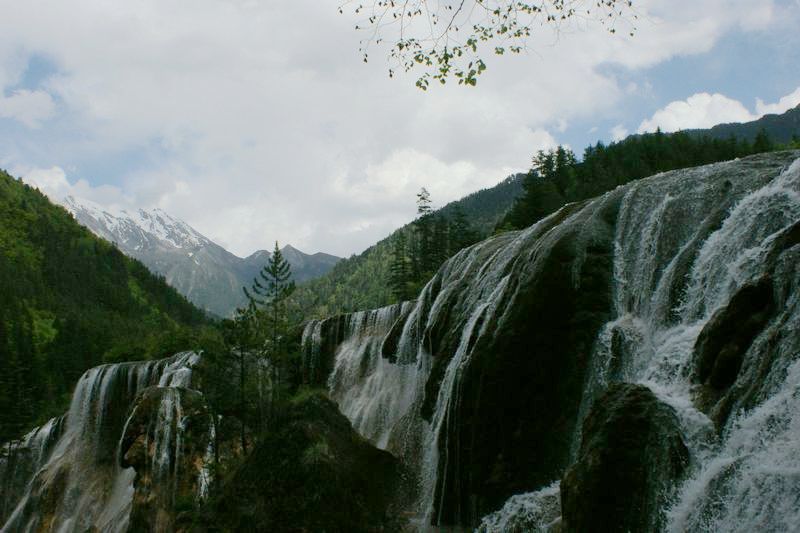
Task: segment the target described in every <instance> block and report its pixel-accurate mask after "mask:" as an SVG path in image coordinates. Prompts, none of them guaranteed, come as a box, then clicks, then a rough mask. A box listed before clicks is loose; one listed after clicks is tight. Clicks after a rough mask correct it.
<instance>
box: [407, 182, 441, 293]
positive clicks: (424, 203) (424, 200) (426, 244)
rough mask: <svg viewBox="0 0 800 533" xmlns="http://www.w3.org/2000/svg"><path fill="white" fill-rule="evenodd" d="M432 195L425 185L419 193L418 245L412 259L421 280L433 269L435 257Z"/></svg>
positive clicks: (415, 271)
mask: <svg viewBox="0 0 800 533" xmlns="http://www.w3.org/2000/svg"><path fill="white" fill-rule="evenodd" d="M431 204H432V202H431V195H430V193H429V192H428V190H427V189H426V188H425V187H422V189H420V191H419V193H417V220H416V221H415V222H414V228H415V229H416V243H415V244H416V246H415V250H414V254H413V259H412V266H413V269H414V278H415V279H417V280H420V279H422V278H424V277H426V276H428V275H430V273H431V272H432V271H433V268H434V265H435V262H436V260H435V257H434V250H433V224H434V220H433V206H432V205H431Z"/></svg>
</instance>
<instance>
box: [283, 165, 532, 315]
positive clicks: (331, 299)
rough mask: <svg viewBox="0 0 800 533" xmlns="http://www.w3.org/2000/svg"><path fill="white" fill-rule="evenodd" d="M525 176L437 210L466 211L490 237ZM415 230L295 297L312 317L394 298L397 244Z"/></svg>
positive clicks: (372, 248)
mask: <svg viewBox="0 0 800 533" xmlns="http://www.w3.org/2000/svg"><path fill="white" fill-rule="evenodd" d="M524 176H525V175H524V174H515V175H513V176H509V177H508V178H506V179H504V180H503V181H501V182H500V183H498V184H497V185H495V186H494V187H490V188H487V189H482V190H480V191H477V192H474V193H472V194H469V195H468V196H465V197H464V198H462V199H460V200H456V201H455V202H450V203H449V204H447V205H445V206H444V207H442V208H441V209H439V210H437V211H436V214H435V215H436V216H444V217H451V216H452V215H454V213H455V212H456V211H457V210H461V212H462V213H463V214H464V215H465V216H466V218H467V220H468V221H469V223H470V225H471V229H472V230H473V231H474V232H475V233H476V235H477V236H478V237H480V238H483V237H487V236H488V235H490V234H491V232H492V230H493V228H494V227H495V226H496V225H497V223H498V222H499V221H500V220H501V219H502V218H503V216H504V215H505V213H506V211H508V209H509V208H510V207H511V205H512V204H513V203H514V200H515V199H516V198H517V197H518V196H519V195H520V194H522V180H523V178H524ZM413 231H414V230H413V224H406V225H405V226H403V227H402V228H400V229H398V230H396V231H394V232H393V233H392V234H391V235H389V236H388V237H386V238H385V239H382V240H381V241H379V242H378V243H376V244H374V245H373V246H370V247H369V248H367V249H366V250H365V251H363V252H362V253H360V254H358V255H353V256H351V257H349V258H347V259H343V260H342V261H340V262H338V263H337V264H336V266H334V267H333V268H332V269H331V271H330V272H328V273H327V274H325V275H324V276H320V277H319V278H317V279H314V280H311V281H309V282H307V283H304V284H302V285H301V286H300V287H298V290H297V291H296V293H295V295H294V296H293V297H294V298H295V300H296V301H297V302H298V303H299V306H300V307H301V308H302V309H303V310H304V311H305V313H306V314H307V315H308V316H309V317H317V318H320V317H325V316H330V315H333V314H337V313H343V312H351V311H356V310H359V309H371V308H375V307H381V306H384V305H388V304H390V303H393V302H395V301H396V298H395V297H394V295H393V294H392V290H391V287H390V286H389V278H390V269H391V262H392V257H393V247H394V243H395V240H396V239H397V238H398V237H399V236H400V234H401V233H405V234H406V236H407V237H409V238H410V237H411V233H412V232H413Z"/></svg>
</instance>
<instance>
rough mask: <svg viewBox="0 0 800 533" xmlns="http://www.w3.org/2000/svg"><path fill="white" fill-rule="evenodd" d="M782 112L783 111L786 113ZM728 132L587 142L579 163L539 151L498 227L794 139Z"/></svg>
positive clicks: (564, 154)
mask: <svg viewBox="0 0 800 533" xmlns="http://www.w3.org/2000/svg"><path fill="white" fill-rule="evenodd" d="M787 115H788V114H787ZM751 124H753V123H747V124H739V125H738V126H739V127H741V128H743V129H742V130H741V131H742V137H738V136H736V135H734V133H735V132H737V131H739V130H731V135H730V136H728V137H727V138H725V139H719V138H716V137H712V136H711V135H708V134H706V135H702V136H697V135H696V134H692V133H688V132H677V133H670V134H666V133H662V132H660V131H657V132H656V133H648V134H644V135H632V136H630V137H628V138H626V139H624V140H622V141H619V142H615V143H611V144H610V145H607V146H606V145H604V144H603V143H597V144H596V145H594V146H589V147H588V148H586V150H585V151H584V153H583V158H582V159H581V160H580V161H579V160H578V159H577V158H576V156H575V154H573V153H572V151H571V150H569V149H566V148H563V147H560V146H559V147H558V148H557V149H555V150H550V151H548V152H544V151H540V152H539V153H538V154H537V155H536V156H535V157H534V159H533V168H532V169H531V171H530V172H529V173H528V175H527V176H526V177H525V180H524V183H523V187H524V189H525V192H524V194H522V195H521V196H520V197H519V199H518V200H517V201H516V202H515V203H514V207H513V208H512V209H511V210H510V211H509V212H508V214H507V215H506V217H505V219H504V221H503V224H502V225H501V226H500V228H501V229H522V228H526V227H528V226H530V225H531V224H533V223H535V222H536V221H538V220H540V219H542V218H544V217H545V216H547V215H549V214H550V213H553V212H555V211H556V210H557V209H559V208H560V207H561V206H563V205H565V204H567V203H570V202H576V201H580V200H586V199H588V198H593V197H595V196H598V195H600V194H602V193H604V192H606V191H610V190H612V189H613V188H615V187H617V186H619V185H624V184H626V183H628V182H630V181H633V180H636V179H640V178H644V177H646V176H652V175H653V174H657V173H659V172H665V171H668V170H675V169H679V168H688V167H693V166H698V165H705V164H708V163H715V162H718V161H727V160H731V159H735V158H737V157H744V156H748V155H751V154H757V153H762V152H769V151H772V150H776V149H781V148H787V147H795V148H796V147H797V146H795V145H796V144H798V141H792V142H790V143H788V144H782V143H776V142H775V141H773V140H772V138H771V137H770V136H769V134H768V133H767V132H766V130H763V129H762V130H761V131H760V132H759V133H758V134H757V135H756V136H755V138H754V139H753V141H752V142H751V141H750V140H749V139H748V137H747V131H749V129H748V128H749V127H750V125H751Z"/></svg>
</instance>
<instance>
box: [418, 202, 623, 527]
mask: <svg viewBox="0 0 800 533" xmlns="http://www.w3.org/2000/svg"><path fill="white" fill-rule="evenodd" d="M618 206H619V203H618V201H617V199H616V198H615V197H613V196H612V197H610V198H609V199H608V201H607V202H605V203H603V204H601V205H600V206H599V207H598V208H597V209H596V210H591V209H588V210H585V211H584V212H582V213H580V214H579V215H578V218H577V220H575V221H574V223H573V224H571V225H569V226H567V227H564V226H563V225H562V226H557V227H556V226H554V228H553V230H552V231H549V230H550V228H547V227H543V228H542V233H541V234H540V235H532V236H531V239H532V241H534V240H535V241H539V244H537V245H535V246H531V248H530V249H531V250H533V252H532V253H530V255H528V254H520V257H519V259H518V260H517V261H516V263H515V264H514V266H513V268H514V269H515V272H514V273H513V274H512V276H511V278H512V279H513V280H514V283H517V284H518V286H516V287H515V290H510V291H508V294H509V295H511V297H510V300H509V301H507V302H504V304H503V306H502V308H504V309H505V311H504V312H503V313H502V314H498V315H495V316H494V317H493V318H492V319H491V320H492V322H491V323H490V324H488V327H487V331H489V332H492V333H490V334H486V335H483V336H481V337H480V338H479V339H478V340H477V344H476V346H475V349H474V352H473V355H472V359H471V361H470V364H469V366H468V367H467V368H466V369H465V371H464V374H463V377H462V380H461V382H460V384H459V385H458V387H459V390H458V391H457V394H458V409H457V411H454V412H452V413H451V415H450V418H449V420H448V422H447V424H448V429H447V433H448V434H449V435H450V436H449V437H448V438H447V439H440V441H439V446H440V450H441V451H440V457H442V456H446V457H448V458H453V460H451V461H446V462H442V463H441V464H440V473H439V479H440V482H439V484H438V486H437V494H436V501H437V502H439V506H438V508H437V515H438V518H439V522H440V523H442V524H469V525H477V521H478V520H479V519H480V516H482V515H483V514H485V513H486V512H488V511H490V510H493V509H497V508H498V507H500V506H501V505H502V503H503V502H504V501H505V500H506V499H507V498H508V497H509V496H511V495H512V494H516V493H520V492H524V491H526V490H530V489H531V488H532V487H541V486H544V485H547V484H548V483H550V482H551V481H552V480H553V479H557V478H558V477H559V476H560V475H561V473H562V472H563V470H564V468H566V467H567V465H568V463H569V461H570V450H571V441H572V435H573V434H574V431H575V424H576V420H577V418H578V417H577V414H578V409H579V405H580V401H581V396H582V388H583V383H584V377H585V375H586V371H587V368H588V366H589V361H590V356H591V353H592V346H593V343H594V340H595V336H596V332H597V331H598V329H599V328H600V327H601V325H602V324H603V323H604V322H606V321H607V320H609V318H610V315H611V312H610V309H611V297H612V295H611V277H612V276H611V274H612V270H613V259H612V257H613V245H612V243H613V223H614V220H615V217H616V212H617V209H618ZM576 207H577V206H576ZM566 214H567V213H565V215H566ZM559 222H560V220H554V221H553V224H558V223H559ZM443 353H445V354H446V353H448V351H443V352H438V353H436V354H434V357H437V356H438V355H440V354H443ZM439 359H440V360H437V361H436V363H435V365H438V364H440V362H445V361H446V360H445V357H439ZM441 360H445V361H441ZM434 368H435V367H434ZM433 379H435V372H434V373H432V378H431V380H433ZM431 380H429V383H428V384H429V387H430V385H431V383H432V381H431ZM430 397H431V396H428V398H430ZM433 398H435V396H433Z"/></svg>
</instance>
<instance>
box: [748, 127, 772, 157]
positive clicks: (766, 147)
mask: <svg viewBox="0 0 800 533" xmlns="http://www.w3.org/2000/svg"><path fill="white" fill-rule="evenodd" d="M772 149H773V145H772V139H770V138H769V134H768V133H767V130H765V129H764V128H761V129H760V130H759V131H758V134H757V135H756V138H755V139H754V140H753V153H754V154H760V153H761V152H769V151H770V150H772Z"/></svg>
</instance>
